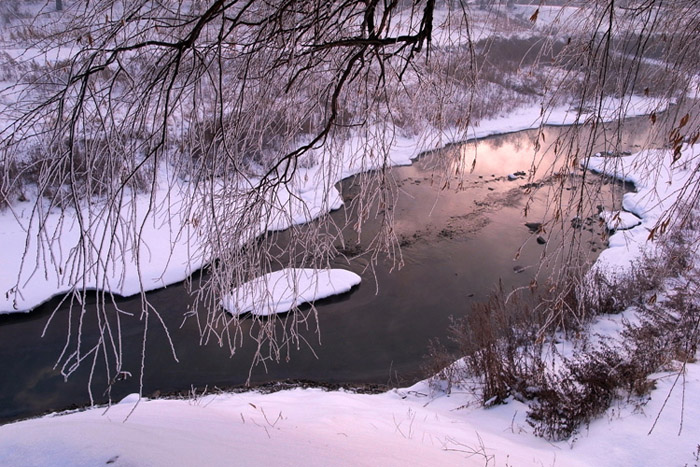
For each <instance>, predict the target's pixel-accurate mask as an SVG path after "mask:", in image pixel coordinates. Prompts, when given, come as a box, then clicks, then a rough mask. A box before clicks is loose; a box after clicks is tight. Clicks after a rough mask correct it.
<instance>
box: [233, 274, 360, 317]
mask: <svg viewBox="0 0 700 467" xmlns="http://www.w3.org/2000/svg"><path fill="white" fill-rule="evenodd" d="M360 280H361V279H360V276H358V275H357V274H355V273H354V272H352V271H346V270H345V269H310V268H287V269H282V270H281V271H275V272H271V273H269V274H265V275H264V276H260V277H258V278H256V279H253V280H252V281H250V282H246V283H245V284H243V285H242V286H240V287H238V288H236V289H234V290H233V291H232V292H231V293H230V294H228V295H226V296H224V297H223V299H222V300H221V305H222V306H223V307H224V308H225V309H226V311H228V312H229V313H231V314H233V315H239V314H243V313H251V314H253V315H257V316H269V315H273V314H276V313H284V312H287V311H289V310H291V309H293V308H294V307H297V306H299V305H301V304H303V303H308V302H314V301H316V300H320V299H322V298H326V297H331V296H333V295H338V294H342V293H345V292H348V291H350V290H351V289H352V288H353V287H354V286H356V285H358V284H359V283H360Z"/></svg>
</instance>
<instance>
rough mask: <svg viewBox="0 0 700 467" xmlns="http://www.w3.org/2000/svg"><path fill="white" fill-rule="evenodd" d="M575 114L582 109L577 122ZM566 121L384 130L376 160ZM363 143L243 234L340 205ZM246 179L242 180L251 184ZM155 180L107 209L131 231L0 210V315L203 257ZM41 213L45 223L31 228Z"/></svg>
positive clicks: (95, 221) (288, 193)
mask: <svg viewBox="0 0 700 467" xmlns="http://www.w3.org/2000/svg"><path fill="white" fill-rule="evenodd" d="M657 105H658V102H657V101H655V100H652V99H647V98H643V97H638V96H632V97H631V98H629V99H628V100H626V101H624V102H621V101H620V100H619V99H613V98H611V99H609V100H607V101H606V102H605V105H604V112H603V116H604V117H605V119H614V118H616V117H617V116H619V115H618V113H617V111H616V110H615V109H617V108H622V109H623V110H622V112H623V114H624V115H627V116H634V115H641V114H646V113H648V112H649V110H650V109H651V108H654V107H655V106H657ZM585 118H586V116H585V115H583V116H582V117H581V121H583V120H584V119H585ZM575 119H576V112H575V110H572V109H569V108H567V107H558V108H554V109H551V111H549V112H547V113H546V114H544V115H542V112H541V109H540V107H538V106H530V107H521V108H516V109H513V110H512V111H511V112H510V113H508V114H503V115H501V116H499V117H498V118H495V119H492V120H486V121H482V122H481V123H480V124H479V125H478V126H473V127H470V128H469V129H468V131H467V132H465V131H463V130H459V129H448V130H446V131H443V132H439V131H437V130H435V129H426V131H425V133H424V134H422V135H418V136H414V137H404V136H399V135H388V136H386V137H387V138H391V140H390V141H389V143H390V145H391V149H390V151H389V157H388V160H387V161H381V163H387V164H388V165H392V166H399V165H410V164H411V161H412V160H413V159H414V158H416V157H417V156H418V154H419V152H420V151H421V150H430V149H434V148H439V147H442V146H444V145H445V144H448V143H453V142H458V141H464V140H465V139H467V138H483V137H486V136H490V135H494V134H499V133H508V132H513V131H518V130H524V129H530V128H537V127H538V126H539V125H541V124H543V123H547V124H556V125H563V124H568V123H572V122H573V121H574V120H575ZM368 144H371V143H368V141H367V139H366V138H364V137H362V136H359V135H357V136H355V137H353V138H350V139H349V140H348V141H347V142H346V143H345V145H344V146H343V149H342V150H341V151H340V154H339V155H338V157H339V160H336V161H334V162H333V163H332V164H330V163H329V161H327V160H326V158H324V157H323V155H318V160H319V162H318V163H317V164H316V165H314V166H312V167H309V168H299V169H298V170H297V171H296V172H295V174H294V178H293V180H292V181H291V182H290V183H289V184H288V190H281V191H280V192H279V193H278V194H277V197H276V198H275V199H274V200H272V201H271V204H272V206H273V207H272V208H271V210H270V212H269V216H268V219H267V220H266V222H264V223H261V224H260V225H259V226H258V228H257V229H253V231H251V232H250V235H260V234H262V233H264V232H265V231H266V230H268V231H269V230H283V229H286V228H288V227H290V226H292V225H298V224H303V223H307V222H310V221H311V220H313V219H315V218H317V217H319V216H321V215H324V214H326V213H328V212H330V211H331V210H333V209H338V208H339V207H341V206H342V199H341V197H340V194H339V192H338V190H337V189H336V188H335V184H336V183H337V182H339V181H340V180H342V179H344V178H347V177H350V176H352V175H355V174H357V173H359V172H361V171H365V170H372V169H376V168H378V165H377V164H379V163H380V161H379V160H370V159H368V158H366V157H364V154H365V148H366V147H367V145H368ZM326 157H327V156H326ZM255 183H256V181H255V180H250V184H251V185H252V186H254V185H255ZM157 186H158V188H157V189H156V190H155V191H154V192H153V193H151V194H140V195H135V196H136V198H135V200H134V202H133V203H132V202H130V200H131V199H132V198H129V196H127V197H126V199H125V200H124V202H123V203H122V205H121V207H120V208H119V209H118V210H117V212H118V217H119V219H121V220H123V219H128V220H130V221H132V222H130V223H129V224H130V225H131V226H132V227H131V228H128V227H127V226H126V225H127V224H126V223H125V222H121V221H120V222H115V216H114V213H112V215H109V214H108V212H109V210H108V209H107V206H106V205H105V203H101V202H99V201H98V202H95V203H92V204H91V205H89V206H82V207H81V208H80V209H79V210H77V211H76V210H74V209H67V210H66V211H65V212H64V213H61V212H60V211H58V210H54V211H51V212H48V213H45V212H42V209H41V208H42V206H41V205H39V209H34V204H35V203H34V201H35V200H34V199H30V200H29V201H25V202H17V203H15V204H14V205H13V206H12V208H11V209H7V210H4V211H2V212H0V241H1V242H2V245H3V246H4V248H3V250H4V251H3V254H2V255H0V314H3V313H13V312H26V311H29V310H31V309H32V308H34V307H36V306H38V305H40V304H41V303H43V302H45V301H47V300H49V299H50V298H51V297H53V296H56V295H60V294H63V293H66V292H70V291H71V290H81V289H83V288H85V289H96V290H104V291H108V292H112V293H115V294H118V295H122V296H129V295H133V294H136V293H139V292H140V291H141V290H145V291H148V290H154V289H158V288H162V287H165V286H167V285H170V284H173V283H177V282H180V281H182V280H184V279H185V278H187V277H188V276H189V275H190V274H191V273H192V272H194V271H196V270H197V269H199V268H201V267H202V266H203V265H205V264H207V263H208V262H209V261H211V259H212V258H208V257H205V256H204V254H203V253H202V251H203V249H204V241H205V240H204V238H203V232H200V228H201V227H200V228H198V227H197V226H196V225H194V223H193V222H191V219H190V214H189V213H186V212H183V209H182V207H183V206H184V205H185V202H184V200H186V199H190V198H191V197H192V196H193V193H192V189H191V188H190V187H189V185H188V183H187V182H183V181H181V180H178V179H177V177H176V176H175V175H173V174H171V173H169V172H168V170H167V168H162V169H161V170H160V171H159V172H158V180H157ZM229 212H230V211H229ZM633 212H634V211H633ZM44 214H46V216H45V225H44V228H43V230H42V231H41V233H40V231H39V224H40V219H42V218H44V217H43V215H44ZM85 220H89V221H90V222H89V224H90V225H91V228H90V230H91V231H92V238H95V239H100V242H95V243H86V244H81V243H80V239H81V235H80V223H81V222H84V221H85ZM223 221H224V219H222V222H223ZM76 261H77V263H76ZM76 264H77V265H78V266H79V267H77V268H76V267H75V265H76ZM86 264H87V265H88V266H87V267H83V266H84V265H86Z"/></svg>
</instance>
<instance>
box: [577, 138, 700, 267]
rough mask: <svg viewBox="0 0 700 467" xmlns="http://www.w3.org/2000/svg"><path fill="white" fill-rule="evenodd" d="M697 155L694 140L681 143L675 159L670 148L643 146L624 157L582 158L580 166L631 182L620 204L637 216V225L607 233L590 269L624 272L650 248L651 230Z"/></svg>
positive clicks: (691, 171) (674, 199) (683, 182)
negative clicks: (606, 243) (606, 242)
mask: <svg viewBox="0 0 700 467" xmlns="http://www.w3.org/2000/svg"><path fill="white" fill-rule="evenodd" d="M699 156H700V144H695V145H692V146H690V145H684V146H683V148H682V150H681V157H680V158H679V159H678V161H677V162H675V163H673V151H672V150H670V149H668V150H664V149H652V150H644V151H641V152H638V153H636V154H632V155H630V156H623V157H617V156H613V157H595V156H594V157H589V158H588V159H586V160H584V161H582V165H583V166H585V167H588V169H590V170H592V171H594V172H598V173H601V174H605V175H608V176H611V177H615V178H618V179H620V180H623V181H627V182H632V183H634V186H635V191H634V192H633V193H626V194H625V195H624V196H623V198H622V207H623V209H624V210H625V211H628V212H629V213H631V214H633V215H634V216H635V217H636V218H639V219H640V221H639V222H637V225H636V226H634V227H632V228H630V229H628V230H624V231H617V232H615V233H614V234H613V235H611V236H610V239H609V246H608V248H607V249H605V250H603V252H602V253H601V255H600V256H599V258H598V260H597V261H596V263H595V264H594V266H593V270H603V271H605V273H606V274H620V273H623V272H624V271H625V270H627V269H628V268H629V267H630V265H631V264H632V263H634V262H635V261H637V260H639V259H640V258H641V257H642V255H643V254H644V252H645V251H647V250H648V249H649V248H653V246H654V243H653V242H650V241H649V235H650V232H651V230H652V229H653V228H654V227H655V226H656V225H657V223H658V222H659V220H660V219H661V218H662V216H664V214H665V213H667V211H668V210H669V209H670V208H671V206H673V205H674V204H675V203H676V202H677V201H678V198H679V196H681V195H682V194H683V193H684V191H685V188H686V186H687V185H688V184H689V183H690V182H691V180H692V177H693V174H694V170H695V169H696V167H697V158H698V157H699Z"/></svg>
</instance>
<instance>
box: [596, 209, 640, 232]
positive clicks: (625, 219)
mask: <svg viewBox="0 0 700 467" xmlns="http://www.w3.org/2000/svg"><path fill="white" fill-rule="evenodd" d="M598 217H600V219H601V220H602V221H603V222H605V227H606V228H607V229H608V230H610V231H613V230H627V229H631V228H632V227H636V226H638V225H639V224H641V223H642V220H641V219H640V218H639V217H637V216H635V215H634V214H632V213H631V212H627V211H602V212H601V213H600V214H599V215H598Z"/></svg>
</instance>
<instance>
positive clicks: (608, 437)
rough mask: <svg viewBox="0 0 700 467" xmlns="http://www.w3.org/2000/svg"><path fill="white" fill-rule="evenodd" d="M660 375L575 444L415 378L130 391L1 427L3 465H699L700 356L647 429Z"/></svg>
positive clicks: (666, 386) (511, 407)
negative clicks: (223, 390)
mask: <svg viewBox="0 0 700 467" xmlns="http://www.w3.org/2000/svg"><path fill="white" fill-rule="evenodd" d="M603 324H605V323H603ZM655 378H656V381H657V389H656V390H655V391H654V392H653V393H652V398H651V400H650V401H649V402H648V403H647V405H646V406H644V408H643V410H635V409H634V408H633V407H629V406H624V405H623V406H621V407H613V408H612V409H610V410H609V411H608V412H607V413H606V414H604V415H603V416H602V417H601V418H600V419H598V420H596V421H594V422H593V423H591V425H590V427H589V429H587V430H584V431H583V432H582V433H581V434H580V435H578V437H577V438H576V439H574V440H571V441H569V442H558V443H550V442H547V441H545V440H543V439H540V438H537V437H535V436H534V435H532V433H531V427H530V426H529V425H528V424H527V422H526V421H525V414H526V410H527V408H526V406H525V405H523V404H522V403H520V402H517V401H511V402H509V403H508V404H505V405H500V406H495V407H492V408H490V409H482V408H479V407H478V406H477V404H474V405H470V404H471V403H472V402H473V396H472V395H471V394H467V393H458V392H453V393H452V394H451V395H450V396H446V395H444V394H442V393H440V394H433V393H431V392H430V388H429V386H428V384H427V383H426V382H420V383H417V384H416V385H414V386H412V387H410V388H405V389H397V390H392V391H389V392H386V393H384V394H377V395H362V394H353V393H349V392H344V391H332V392H326V391H323V390H321V389H293V390H286V391H281V392H276V393H272V394H261V393H258V392H254V391H253V392H246V393H239V394H220V395H210V396H205V397H200V398H195V399H190V400H141V402H140V403H139V405H138V406H137V407H136V409H135V410H134V411H133V413H131V412H132V409H133V408H134V404H135V402H134V400H133V399H134V397H129V398H128V399H127V400H126V401H124V402H123V403H120V404H117V405H114V406H112V407H111V408H109V410H107V411H105V410H104V409H101V408H95V409H90V410H87V411H84V412H77V413H72V414H68V415H59V416H46V417H42V418H38V419H33V420H27V421H23V422H19V423H13V424H8V425H4V426H0V465H13V466H25V465H52V466H68V465H70V466H92V465H105V464H106V463H107V462H108V461H112V463H114V464H115V465H152V466H179V465H232V464H233V465H270V464H272V463H274V464H275V465H281V466H287V465H289V466H292V465H308V466H316V465H318V466H321V465H323V466H326V465H333V466H350V465H353V466H378V465H381V466H393V465H396V466H399V465H400V466H406V465H411V466H414V465H415V466H435V465H462V466H464V465H467V466H468V465H479V466H483V465H489V466H505V465H510V466H542V465H555V466H621V465H625V466H627V465H629V466H632V465H634V466H659V465H684V463H686V462H687V463H688V465H693V461H694V451H695V449H696V446H697V442H698V439H697V434H698V433H700V404H697V403H694V402H695V400H696V398H697V397H698V396H697V395H698V394H700V366H699V365H697V364H692V365H689V367H688V371H687V373H686V375H685V381H684V382H685V385H686V386H685V391H682V390H681V388H680V387H676V388H675V390H673V391H672V392H670V396H669V399H668V401H667V403H666V406H665V408H664V410H663V412H661V414H660V417H659V420H658V422H657V423H656V426H654V429H653V430H652V431H651V433H649V431H650V430H651V428H652V426H653V425H654V420H655V418H656V416H657V414H658V413H659V411H660V410H661V406H662V404H663V403H664V399H665V398H666V395H667V394H669V391H671V388H672V385H673V383H674V376H673V375H668V374H658V375H655ZM683 392H685V401H683ZM684 402H685V406H684V407H683V403H684ZM682 410H683V412H681V411H682ZM130 413H131V415H130V416H129V414H130ZM681 413H683V425H682V427H681V425H680V420H681V418H680V417H681ZM127 416H129V418H128V419H127ZM679 431H680V434H679ZM487 460H489V463H488V464H487V462H486V461H487Z"/></svg>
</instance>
